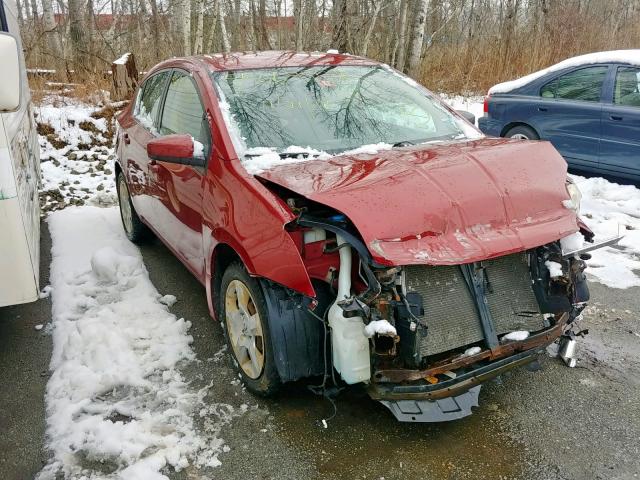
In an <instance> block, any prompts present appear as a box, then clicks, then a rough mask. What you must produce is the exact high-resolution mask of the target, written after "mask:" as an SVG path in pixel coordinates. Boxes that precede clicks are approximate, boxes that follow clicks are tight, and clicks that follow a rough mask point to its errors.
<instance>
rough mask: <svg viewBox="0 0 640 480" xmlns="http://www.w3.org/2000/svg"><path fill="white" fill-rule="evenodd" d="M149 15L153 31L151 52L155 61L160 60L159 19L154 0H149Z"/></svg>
mask: <svg viewBox="0 0 640 480" xmlns="http://www.w3.org/2000/svg"><path fill="white" fill-rule="evenodd" d="M151 17H152V23H153V26H152V32H153V52H154V60H155V61H156V62H157V61H158V60H160V25H159V23H160V20H159V18H158V4H157V2H156V0H151Z"/></svg>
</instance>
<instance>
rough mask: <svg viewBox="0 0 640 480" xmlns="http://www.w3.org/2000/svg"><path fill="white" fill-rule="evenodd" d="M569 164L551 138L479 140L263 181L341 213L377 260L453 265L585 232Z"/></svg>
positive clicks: (282, 173) (318, 165)
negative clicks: (570, 186) (570, 204)
mask: <svg viewBox="0 0 640 480" xmlns="http://www.w3.org/2000/svg"><path fill="white" fill-rule="evenodd" d="M566 169H567V166H566V162H565V161H564V159H563V158H562V157H561V156H560V154H559V153H558V152H557V151H556V150H555V149H554V148H553V146H552V145H551V144H550V143H548V142H528V141H522V140H506V139H497V138H484V139H481V140H475V141H468V142H460V143H448V144H439V145H422V146H416V147H413V148H403V149H394V150H389V151H384V152H379V153H378V154H376V155H366V154H364V155H355V156H337V157H333V158H331V159H330V160H312V161H306V162H300V163H294V164H288V165H282V166H278V167H276V168H273V169H271V170H269V171H266V172H263V173H261V174H259V175H258V176H259V177H261V178H263V179H266V180H268V181H270V182H273V183H275V184H278V185H281V186H283V187H285V188H288V189H289V190H292V191H294V192H296V193H298V194H300V195H303V196H305V197H307V198H309V199H310V200H313V201H316V202H319V203H323V204H325V205H327V206H330V207H332V208H334V209H336V210H338V211H340V212H342V213H344V214H345V215H346V216H347V217H349V219H351V221H352V222H353V223H354V225H355V226H356V227H357V228H358V230H359V232H360V234H361V236H362V238H363V239H364V241H365V243H366V245H367V248H368V249H369V251H370V252H371V254H372V256H373V258H374V260H376V261H377V262H379V263H383V264H388V265H410V264H432V265H451V264H459V263H468V262H473V261H479V260H483V259H487V258H491V257H496V256H500V255H506V254H508V253H512V252H517V251H522V250H526V249H529V248H533V247H537V246H540V245H544V244H545V243H549V242H552V241H554V240H557V239H559V238H561V237H563V236H566V235H568V234H570V233H573V232H575V231H577V230H578V224H577V217H576V215H575V214H574V212H572V211H571V210H569V209H567V208H565V207H564V206H563V203H562V202H563V200H567V199H569V196H568V194H567V191H566V187H565V181H566V176H567V172H566Z"/></svg>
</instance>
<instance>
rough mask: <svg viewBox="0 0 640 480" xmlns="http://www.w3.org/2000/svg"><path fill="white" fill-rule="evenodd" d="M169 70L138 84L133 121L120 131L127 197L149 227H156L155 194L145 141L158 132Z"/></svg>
mask: <svg viewBox="0 0 640 480" xmlns="http://www.w3.org/2000/svg"><path fill="white" fill-rule="evenodd" d="M170 75H171V71H163V72H159V73H156V74H155V75H153V76H151V77H149V78H148V79H147V80H145V82H144V84H143V85H142V86H141V87H140V91H139V94H138V97H137V98H136V103H135V105H134V109H133V117H134V119H135V121H134V122H133V123H132V125H131V126H130V127H129V128H127V129H126V131H125V132H124V134H123V143H124V145H123V155H122V158H124V159H125V162H124V163H125V164H124V165H123V166H122V168H124V169H125V170H126V174H127V179H128V181H129V190H130V192H131V198H132V201H133V203H134V206H135V208H136V212H137V213H138V215H140V216H141V217H142V218H143V219H145V220H146V221H147V222H148V223H150V224H151V226H152V227H153V228H155V227H156V225H155V224H156V222H155V218H154V213H155V209H154V207H153V204H154V199H155V198H156V195H154V192H153V185H152V184H151V181H150V177H149V173H150V171H149V167H150V163H151V159H150V158H149V156H148V155H147V143H149V141H150V140H152V139H153V138H155V137H157V136H158V125H159V117H160V107H161V105H162V98H163V96H164V92H165V90H166V87H167V82H168V81H169V77H170Z"/></svg>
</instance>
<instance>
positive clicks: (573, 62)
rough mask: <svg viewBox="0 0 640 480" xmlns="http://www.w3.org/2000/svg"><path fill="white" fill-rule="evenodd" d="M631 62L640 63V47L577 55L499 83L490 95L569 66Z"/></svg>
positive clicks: (632, 63) (511, 89)
mask: <svg viewBox="0 0 640 480" xmlns="http://www.w3.org/2000/svg"><path fill="white" fill-rule="evenodd" d="M616 62H618V63H629V64H631V65H640V49H638V50H611V51H608V52H594V53H587V54H586V55H579V56H577V57H571V58H567V59H566V60H563V61H562V62H560V63H556V64H555V65H552V66H550V67H547V68H545V69H543V70H539V71H537V72H533V73H531V74H529V75H526V76H524V77H521V78H518V79H515V80H511V81H509V82H504V83H499V84H497V85H494V86H493V87H491V88H490V89H489V95H491V94H493V93H507V92H511V91H513V90H515V89H516V88H520V87H522V86H524V85H526V84H527V83H529V82H532V81H533V80H536V79H537V78H540V77H542V76H543V75H546V74H547V73H551V72H556V71H559V70H563V69H565V68H569V67H577V66H580V65H590V64H595V63H616Z"/></svg>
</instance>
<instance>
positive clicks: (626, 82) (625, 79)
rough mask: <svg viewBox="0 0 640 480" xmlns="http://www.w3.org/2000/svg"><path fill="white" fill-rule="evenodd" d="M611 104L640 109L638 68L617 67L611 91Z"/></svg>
mask: <svg viewBox="0 0 640 480" xmlns="http://www.w3.org/2000/svg"><path fill="white" fill-rule="evenodd" d="M613 103H615V104H616V105H625V106H627V107H640V68H633V67H619V68H618V71H617V73H616V85H615V87H614V89H613Z"/></svg>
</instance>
